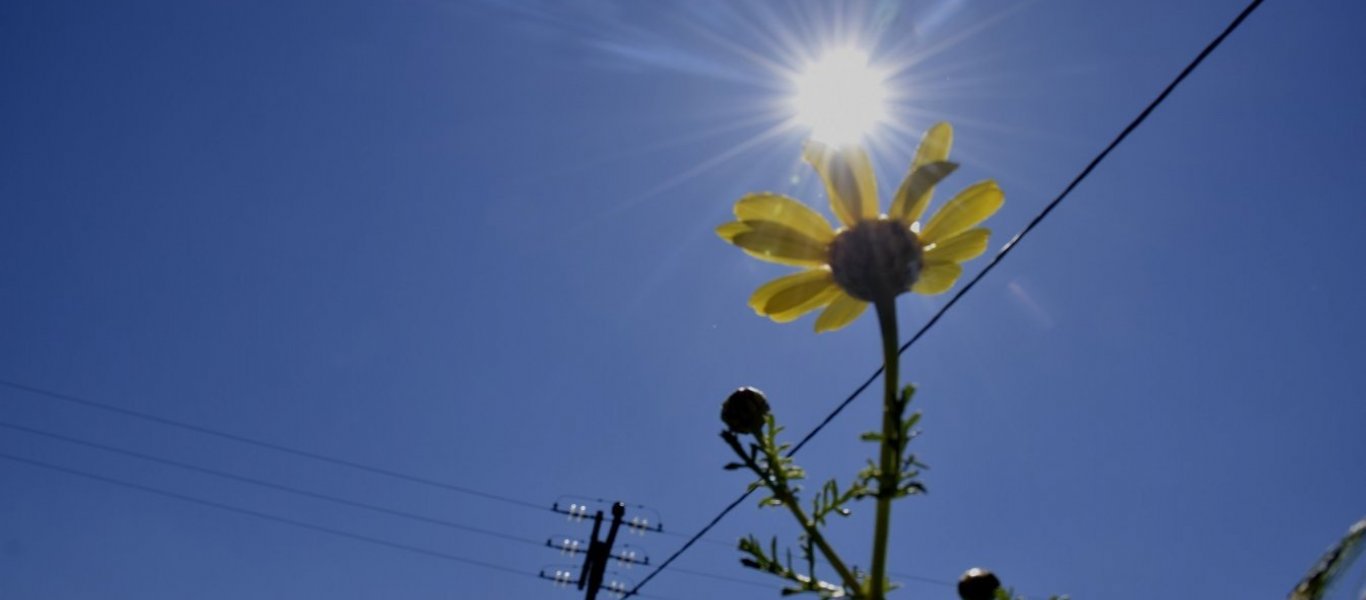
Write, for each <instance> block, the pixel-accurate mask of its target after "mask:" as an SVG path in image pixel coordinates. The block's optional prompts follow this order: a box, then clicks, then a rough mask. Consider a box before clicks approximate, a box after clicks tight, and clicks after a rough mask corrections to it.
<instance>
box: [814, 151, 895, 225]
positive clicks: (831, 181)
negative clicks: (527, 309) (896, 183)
mask: <svg viewBox="0 0 1366 600" xmlns="http://www.w3.org/2000/svg"><path fill="white" fill-rule="evenodd" d="M802 157H803V158H805V159H806V162H808V163H810V164H811V166H812V167H813V168H815V169H816V172H817V173H819V174H820V176H821V179H822V180H823V181H825V193H826V195H828V196H829V197H830V209H831V210H832V211H834V213H835V216H836V217H839V220H840V222H841V223H844V224H845V225H846V226H852V225H853V224H854V223H856V222H858V221H860V220H863V219H875V218H877V178H876V176H874V174H873V163H872V161H870V160H869V159H868V153H867V152H865V151H864V150H863V148H860V147H858V146H845V147H842V148H838V149H836V148H832V147H830V146H827V145H825V144H822V143H820V142H816V141H810V142H807V143H806V148H805V150H804V151H803V152H802Z"/></svg>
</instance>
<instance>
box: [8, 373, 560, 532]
mask: <svg viewBox="0 0 1366 600" xmlns="http://www.w3.org/2000/svg"><path fill="white" fill-rule="evenodd" d="M0 386H4V387H8V388H11V389H15V390H19V391H22V392H27V393H30V394H35V395H39V396H44V397H47V398H51V399H53V400H60V401H62V402H67V403H71V404H76V405H80V406H85V407H88V408H94V409H97V410H103V411H107V412H112V413H115V414H120V415H124V416H127V417H132V418H135V419H141V420H144V421H149V422H152V423H159V424H161V425H166V426H170V427H175V428H178V429H184V430H186V431H193V432H195V433H199V434H203V435H209V436H214V437H218V438H222V439H225V440H231V441H233V442H237V443H240V444H246V445H249V446H256V447H258V448H265V449H267V450H273V451H275V452H282V453H285V454H291V455H294V456H299V457H303V458H307V459H310V460H315V461H318V462H324V463H329V464H333V465H338V466H342V467H347V468H351V469H356V470H358V471H365V472H367V473H372V474H375V475H382V476H385V477H390V478H393V479H399V480H403V481H407V482H410V483H417V484H421V485H426V486H430V487H434V488H439V489H443V490H447V491H452V492H457V493H460V494H466V495H469V496H475V497H479V498H484V499H486V500H493V501H496V502H503V503H505V504H511V505H514V506H521V507H523V508H531V509H535V510H542V511H544V510H549V509H548V508H547V507H545V506H543V505H541V504H537V503H535V502H528V501H526V500H520V499H517V498H513V497H511V496H506V495H503V494H495V493H492V492H486V491H483V490H478V489H474V488H472V487H468V486H463V485H456V484H452V483H447V482H444V481H438V480H435V479H432V478H429V477H423V476H420V475H412V474H409V473H403V472H401V471H396V470H393V469H386V468H384V467H376V466H372V465H367V464H363V463H359V462H356V461H353V460H347V459H344V458H336V457H332V456H327V455H325V454H320V453H317V452H312V451H309V450H303V449H300V448H294V447H291V446H286V445H283V444H277V443H274V442H268V441H265V440H260V439H256V438H253V437H248V436H245V435H239V434H236V433H231V432H227V431H223V430H221V429H215V428H212V427H205V426H202V425H195V424H194V423H188V422H185V421H179V420H176V419H170V418H166V417H162V416H158V415H154V414H151V413H147V412H142V411H139V410H133V409H131V408H124V407H122V406H117V405H114V404H109V403H105V402H98V401H95V400H90V399H88V398H82V397H80V396H75V395H72V394H64V393H62V392H56V391H52V390H48V389H44V388H40V387H36V386H31V385H26V384H23V383H19V382H17V381H12V380H9V379H3V378H0Z"/></svg>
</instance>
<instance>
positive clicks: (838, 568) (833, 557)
mask: <svg viewBox="0 0 1366 600" xmlns="http://www.w3.org/2000/svg"><path fill="white" fill-rule="evenodd" d="M778 499H779V500H782V502H783V504H784V505H786V506H787V508H788V510H790V511H792V516H793V517H796V519H797V522H798V523H801V525H802V529H804V530H806V535H807V537H808V538H810V539H811V541H813V542H815V543H816V546H817V547H818V548H820V550H821V554H824V555H825V560H826V561H828V562H829V563H830V567H831V568H833V569H835V572H836V573H838V574H839V576H840V579H841V580H842V581H843V583H844V586H845V587H847V588H849V589H850V590H852V591H855V592H857V591H858V578H857V577H854V572H853V571H850V570H849V567H847V566H845V564H844V561H843V560H840V555H839V554H838V553H836V552H835V549H834V548H831V547H830V544H829V543H827V542H826V541H825V536H823V535H821V530H820V529H818V528H816V524H815V523H814V522H812V521H811V520H810V519H808V518H806V512H805V511H803V510H802V507H801V505H799V504H797V499H796V498H795V497H793V496H792V494H791V493H783V494H781V495H779V496H778Z"/></svg>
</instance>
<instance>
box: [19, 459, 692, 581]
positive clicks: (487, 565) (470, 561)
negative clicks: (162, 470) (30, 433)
mask: <svg viewBox="0 0 1366 600" xmlns="http://www.w3.org/2000/svg"><path fill="white" fill-rule="evenodd" d="M0 458H2V459H5V460H10V461H14V462H17V463H23V464H26V465H29V466H32V467H38V468H40V469H47V470H50V471H56V472H58V473H64V474H66V475H72V476H75V477H82V478H85V479H92V480H95V481H99V482H102V483H107V484H110V485H115V486H119V487H124V488H129V489H134V490H138V491H141V492H146V493H149V494H154V495H157V496H163V497H166V498H171V499H174V500H180V501H182V502H188V503H190V504H198V505H200V506H207V507H210V508H217V509H219V510H225V511H228V512H231V513H237V514H239V515H246V516H249V517H256V518H258V519H264V520H266V521H272V522H275V523H283V524H285V525H292V526H294V527H298V528H300V529H307V530H309V531H318V532H322V533H327V534H331V535H334V536H337V537H342V538H346V539H350V540H355V541H359V542H365V543H368V544H375V545H379V546H385V547H388V548H394V549H397V550H406V551H408V552H413V553H416V554H422V555H426V556H431V557H434V558H440V559H443V560H448V561H451V562H457V563H461V564H466V565H470V566H474V567H481V568H484V569H491V570H494V571H500V572H503V573H508V574H511V575H518V576H521V577H528V578H531V579H542V580H544V579H545V578H543V577H541V576H540V575H537V574H535V573H529V572H526V571H522V570H520V569H515V568H512V567H507V566H503V565H499V564H495V563H491V562H487V561H482V560H478V559H474V558H467V557H464V556H457V555H455V554H448V553H446V552H441V551H439V550H431V549H428V548H422V547H419V546H411V545H408V544H403V543H399V542H391V541H388V540H384V539H380V538H375V537H370V536H367V535H361V534H358V533H352V532H349V531H343V530H340V529H333V528H331V527H325V526H322V525H314V524H312V523H306V522H304V521H297V520H294V519H290V518H288V517H279V516H276V515H272V514H269V513H263V512H260V511H255V510H251V509H249V508H241V507H238V506H232V505H230V504H224V503H221V502H215V501H213V500H205V499H203V498H196V497H194V496H187V495H185V494H180V493H177V492H171V491H167V490H163V489H159V488H154V487H149V486H145V485H142V484H139V483H133V482H130V481H124V480H121V479H115V478H113V477H106V476H104V475H99V474H96V473H90V472H87V471H81V470H78V469H72V468H69V467H63V466H60V465H54V464H51V463H46V462H43V461H38V460H33V459H29V458H24V457H21V456H15V455H12V454H7V453H4V452H0ZM641 597H643V598H654V599H655V600H674V599H672V598H669V597H666V596H655V595H648V596H641Z"/></svg>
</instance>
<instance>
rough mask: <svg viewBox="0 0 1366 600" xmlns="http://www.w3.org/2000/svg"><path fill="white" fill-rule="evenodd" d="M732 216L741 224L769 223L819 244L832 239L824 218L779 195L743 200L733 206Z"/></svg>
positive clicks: (766, 194)
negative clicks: (794, 231)
mask: <svg viewBox="0 0 1366 600" xmlns="http://www.w3.org/2000/svg"><path fill="white" fill-rule="evenodd" d="M735 216H736V217H738V218H739V219H740V220H741V221H772V222H774V223H777V224H779V225H785V226H787V227H790V228H792V229H794V230H796V231H798V232H800V233H803V234H805V235H807V236H808V237H810V238H812V239H815V240H818V241H821V242H829V241H830V240H832V239H834V238H835V231H834V229H832V228H831V227H830V222H829V221H826V220H825V217H822V216H821V215H820V213H818V212H816V211H814V210H811V209H810V208H807V206H806V205H805V204H802V203H801V202H798V201H797V200H794V199H792V198H789V197H787V196H784V195H782V194H773V193H769V192H762V193H758V194H750V195H748V196H745V197H744V198H741V199H740V201H739V202H736V203H735Z"/></svg>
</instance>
